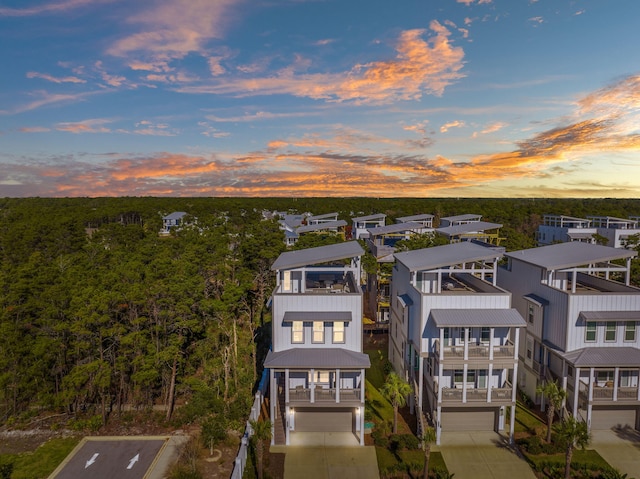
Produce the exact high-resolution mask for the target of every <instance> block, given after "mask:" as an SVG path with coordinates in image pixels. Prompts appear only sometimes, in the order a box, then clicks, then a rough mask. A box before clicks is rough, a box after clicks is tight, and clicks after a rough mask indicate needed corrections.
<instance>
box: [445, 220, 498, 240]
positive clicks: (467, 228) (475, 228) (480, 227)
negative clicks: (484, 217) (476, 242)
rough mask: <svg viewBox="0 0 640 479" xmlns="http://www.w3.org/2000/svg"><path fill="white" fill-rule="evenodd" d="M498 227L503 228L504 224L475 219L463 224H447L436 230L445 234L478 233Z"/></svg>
mask: <svg viewBox="0 0 640 479" xmlns="http://www.w3.org/2000/svg"><path fill="white" fill-rule="evenodd" d="M496 228H502V225H501V224H498V223H489V222H487V221H475V222H473V223H466V224H463V225H455V226H445V227H444V228H438V229H436V231H437V232H438V233H440V234H443V235H447V236H455V235H460V234H465V233H478V232H482V231H485V230H492V229H496Z"/></svg>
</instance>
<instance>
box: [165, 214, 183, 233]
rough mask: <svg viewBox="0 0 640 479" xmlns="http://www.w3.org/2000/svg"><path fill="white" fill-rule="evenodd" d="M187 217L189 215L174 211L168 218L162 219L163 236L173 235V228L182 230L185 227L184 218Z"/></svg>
mask: <svg viewBox="0 0 640 479" xmlns="http://www.w3.org/2000/svg"><path fill="white" fill-rule="evenodd" d="M185 216H187V213H185V212H184V211H174V212H173V213H171V214H168V215H167V216H163V217H162V229H161V230H160V234H161V235H168V234H169V233H171V229H172V228H180V227H181V226H183V225H184V218H185Z"/></svg>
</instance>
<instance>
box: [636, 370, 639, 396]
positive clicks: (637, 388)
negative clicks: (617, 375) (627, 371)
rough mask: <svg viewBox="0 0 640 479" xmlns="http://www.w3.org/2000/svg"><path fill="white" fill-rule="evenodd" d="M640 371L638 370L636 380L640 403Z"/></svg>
mask: <svg viewBox="0 0 640 479" xmlns="http://www.w3.org/2000/svg"><path fill="white" fill-rule="evenodd" d="M638 380H640V369H638V378H636V391H637V392H638V401H640V382H638Z"/></svg>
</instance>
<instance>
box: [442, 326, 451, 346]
mask: <svg viewBox="0 0 640 479" xmlns="http://www.w3.org/2000/svg"><path fill="white" fill-rule="evenodd" d="M444 345H445V346H451V330H450V329H449V328H444Z"/></svg>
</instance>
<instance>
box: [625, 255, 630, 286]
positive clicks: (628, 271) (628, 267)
mask: <svg viewBox="0 0 640 479" xmlns="http://www.w3.org/2000/svg"><path fill="white" fill-rule="evenodd" d="M624 284H626V285H627V286H629V284H631V258H627V270H626V271H625V272H624Z"/></svg>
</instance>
